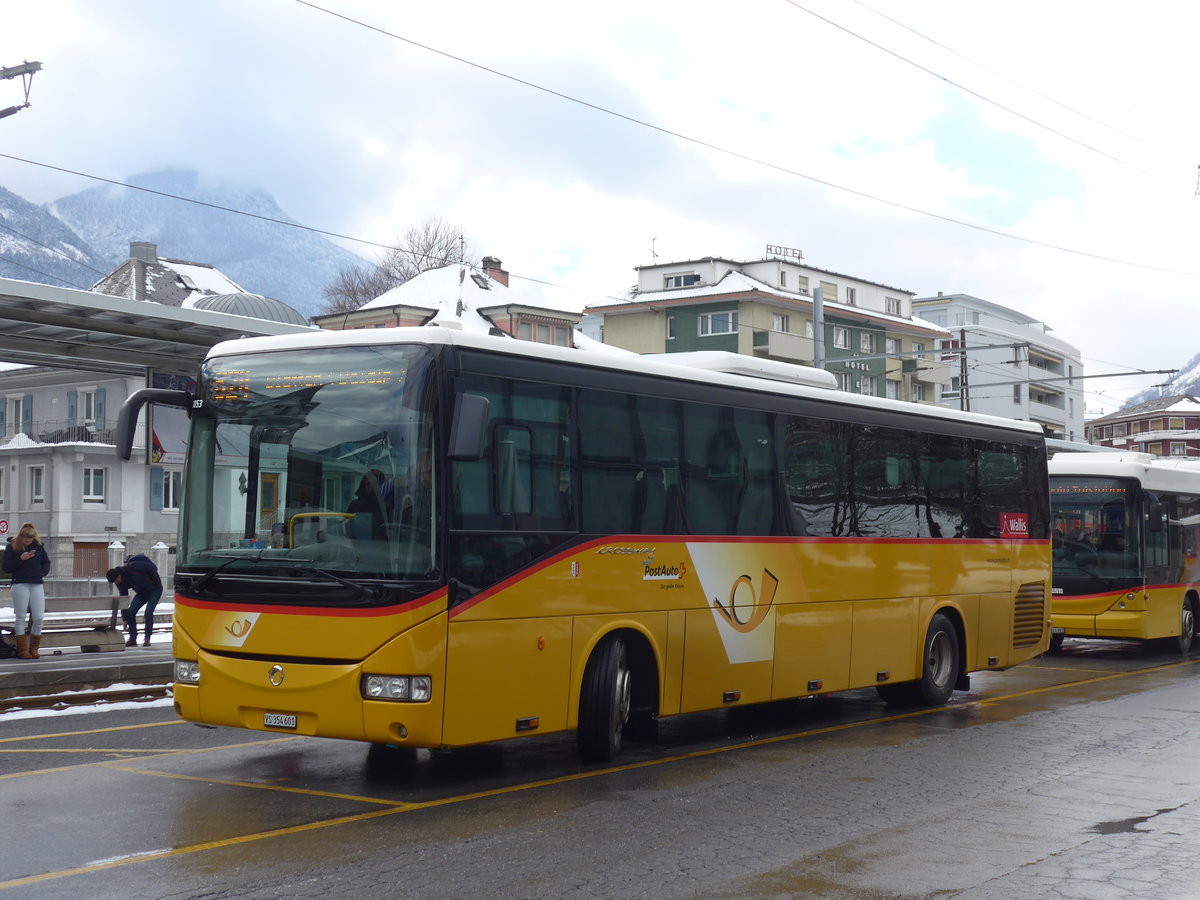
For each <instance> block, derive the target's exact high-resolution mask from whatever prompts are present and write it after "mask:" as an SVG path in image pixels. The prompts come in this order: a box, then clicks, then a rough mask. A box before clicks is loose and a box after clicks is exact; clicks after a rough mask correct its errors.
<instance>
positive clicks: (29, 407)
mask: <svg viewBox="0 0 1200 900" xmlns="http://www.w3.org/2000/svg"><path fill="white" fill-rule="evenodd" d="M21 406H22V407H23V412H22V414H21V418H22V419H23V420H24V421H23V422H22V423H21V424H22V425H23V426H24V427H23V428H22V429H21V430H22V431H24V432H25V433H26V434H27V435H29V436H30V437H33V397H32V396H31V395H30V394H26V395H25V402H24V403H22V404H21Z"/></svg>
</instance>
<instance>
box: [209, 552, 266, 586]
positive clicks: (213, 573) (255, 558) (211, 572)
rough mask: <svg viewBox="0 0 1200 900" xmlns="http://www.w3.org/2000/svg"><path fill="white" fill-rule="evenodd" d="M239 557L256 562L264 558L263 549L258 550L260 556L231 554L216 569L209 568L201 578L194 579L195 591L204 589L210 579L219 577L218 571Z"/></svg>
mask: <svg viewBox="0 0 1200 900" xmlns="http://www.w3.org/2000/svg"><path fill="white" fill-rule="evenodd" d="M213 555H214V556H217V558H220V556H219V555H218V554H215V553H214V554H213ZM239 559H249V560H253V561H254V562H258V561H259V560H260V559H262V551H261V550H260V551H258V556H250V555H242V554H239V555H237V556H230V557H228V558H227V559H226V560H225V562H223V563H221V564H220V565H219V566H217V567H216V568H214V569H209V570H208V571H207V572H205V573H204V574H203V575H201V576H200V577H199V578H196V579H194V580H193V581H192V590H193V591H200V590H202V589H203V588H204V586H205V585H206V584H208V583H209V582H210V581H212V580H213V579H214V578H216V577H217V573H218V572H220V571H221V570H222V569H224V568H225V567H226V566H229V565H233V563H235V562H237V561H238V560H239Z"/></svg>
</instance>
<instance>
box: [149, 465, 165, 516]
mask: <svg viewBox="0 0 1200 900" xmlns="http://www.w3.org/2000/svg"><path fill="white" fill-rule="evenodd" d="M150 508H151V509H162V508H163V470H162V467H161V466H151V467H150Z"/></svg>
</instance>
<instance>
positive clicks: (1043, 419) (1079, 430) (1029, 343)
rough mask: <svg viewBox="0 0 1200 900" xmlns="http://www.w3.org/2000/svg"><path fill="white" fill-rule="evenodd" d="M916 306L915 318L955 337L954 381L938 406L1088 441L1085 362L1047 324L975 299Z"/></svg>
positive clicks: (947, 346) (951, 355) (953, 297)
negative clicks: (1028, 424)
mask: <svg viewBox="0 0 1200 900" xmlns="http://www.w3.org/2000/svg"><path fill="white" fill-rule="evenodd" d="M912 306H913V313H914V315H918V316H920V317H921V318H923V319H925V320H926V321H929V322H931V323H933V324H934V325H938V326H940V327H942V328H945V329H946V330H948V331H949V332H950V333H951V336H950V338H948V339H945V340H943V341H942V343H941V348H942V350H943V354H942V359H943V360H944V361H946V362H948V363H950V364H951V365H952V368H953V371H954V374H953V375H952V377H951V378H950V380H949V381H948V382H947V383H946V384H945V385H943V386H942V388H941V389H940V392H939V396H938V398H937V401H938V403H939V404H940V405H942V406H947V407H950V408H953V409H969V410H971V411H972V412H982V413H989V414H991V415H996V416H1003V417H1005V418H1009V419H1023V420H1025V421H1028V422H1036V423H1038V424H1039V425H1041V426H1042V427H1043V428H1044V429H1045V430H1046V434H1047V436H1049V437H1054V438H1059V439H1062V440H1068V441H1083V440H1084V439H1085V437H1084V424H1083V422H1084V418H1083V412H1084V409H1083V386H1082V385H1083V382H1082V378H1083V361H1082V358H1081V356H1080V353H1079V350H1078V349H1077V348H1075V347H1074V346H1073V345H1071V344H1068V343H1067V342H1066V341H1063V340H1060V339H1059V338H1057V337H1053V336H1051V335H1050V334H1049V331H1050V330H1051V329H1050V328H1049V326H1047V325H1046V324H1045V323H1044V322H1041V321H1039V320H1037V319H1034V318H1032V317H1030V316H1027V315H1025V314H1024V313H1021V312H1018V311H1017V310H1014V309H1010V308H1008V307H1006V306H1001V305H1000V304H998V303H992V302H991V301H989V300H983V299H980V298H979V297H972V296H970V295H969V294H945V295H943V294H938V295H937V296H936V297H920V298H915V299H914V300H913V301H912ZM960 348H961V349H962V350H964V351H965V353H964V354H963V355H962V356H960V354H959V353H958V350H959V349H960Z"/></svg>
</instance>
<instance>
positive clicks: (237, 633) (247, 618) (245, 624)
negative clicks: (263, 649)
mask: <svg viewBox="0 0 1200 900" xmlns="http://www.w3.org/2000/svg"><path fill="white" fill-rule="evenodd" d="M256 622H258V613H256V612H229V613H224V614H221V615H217V616H215V617H214V618H213V620H212V622H211V623H210V624H209V626H208V632H207V633H206V634H205V636H204V641H205V643H208V644H210V645H212V646H215V647H241V646H242V645H243V644H245V643H246V638H247V637H249V636H250V631H251V629H252V628H254V625H255V623H256Z"/></svg>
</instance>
